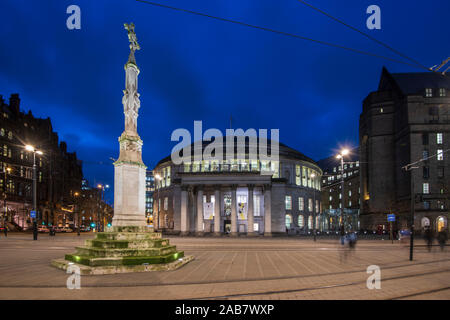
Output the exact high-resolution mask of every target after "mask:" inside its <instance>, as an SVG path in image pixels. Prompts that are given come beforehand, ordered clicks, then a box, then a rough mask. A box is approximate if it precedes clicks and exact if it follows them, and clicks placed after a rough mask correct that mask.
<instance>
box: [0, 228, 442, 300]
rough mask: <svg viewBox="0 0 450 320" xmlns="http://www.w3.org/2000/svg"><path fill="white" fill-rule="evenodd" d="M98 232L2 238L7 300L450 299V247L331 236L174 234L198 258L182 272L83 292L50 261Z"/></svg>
mask: <svg viewBox="0 0 450 320" xmlns="http://www.w3.org/2000/svg"><path fill="white" fill-rule="evenodd" d="M90 238H93V235H92V234H82V235H81V236H79V237H78V236H76V235H71V234H67V235H57V236H56V237H48V236H45V235H43V236H41V237H40V238H39V240H38V241H33V240H31V236H30V235H26V234H13V233H10V236H9V237H8V238H7V239H5V238H4V237H1V238H0V299H202V298H211V299H217V298H219V299H258V300H260V299H394V298H400V299H401V298H402V297H404V298H405V299H418V298H420V297H422V296H423V297H424V299H450V291H449V290H445V287H448V286H450V280H449V279H450V277H449V275H450V248H446V251H444V252H441V251H440V250H439V249H438V248H437V247H436V248H433V250H432V252H428V251H427V250H426V248H425V247H424V246H423V244H422V243H421V242H420V240H419V241H417V243H418V244H419V246H418V247H417V249H416V250H415V259H414V261H413V262H410V261H409V260H408V258H409V250H408V249H409V248H408V247H407V246H405V245H402V244H400V243H398V242H397V243H394V244H391V243H390V242H388V241H380V240H372V241H371V240H362V241H358V244H357V248H356V250H355V251H354V252H348V250H344V249H343V248H342V247H341V246H340V245H339V244H338V241H337V240H336V241H333V240H329V239H327V240H319V241H317V242H316V243H314V242H313V241H312V239H298V238H272V239H266V238H261V239H260V238H234V239H232V238H181V237H169V239H170V242H171V243H172V244H173V245H176V246H177V248H178V249H179V250H183V251H185V253H186V255H193V256H194V257H195V260H193V261H191V262H190V263H188V264H187V265H185V266H183V267H181V268H179V269H177V270H174V271H154V272H151V273H128V274H117V275H101V276H92V275H89V276H82V278H81V290H69V289H67V288H66V281H67V277H68V275H67V274H66V273H64V271H61V270H58V269H55V268H54V267H51V265H50V261H51V260H52V259H56V258H60V257H61V256H63V255H64V253H67V252H72V251H73V248H74V247H75V246H78V245H80V244H82V243H84V241H85V240H86V239H90ZM369 265H378V266H380V268H381V273H382V289H381V290H369V289H367V287H366V285H365V281H366V280H367V277H368V276H369V275H368V274H367V272H366V269H367V267H368V266H369ZM390 278H393V279H390ZM383 279H385V280H383ZM389 279H390V280H389ZM324 287H325V288H324ZM436 290H437V291H436Z"/></svg>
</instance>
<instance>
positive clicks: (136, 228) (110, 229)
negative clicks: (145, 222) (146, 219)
mask: <svg viewBox="0 0 450 320" xmlns="http://www.w3.org/2000/svg"><path fill="white" fill-rule="evenodd" d="M106 229H107V230H106V231H108V232H137V233H143V232H153V228H150V227H147V226H113V227H108V228H106Z"/></svg>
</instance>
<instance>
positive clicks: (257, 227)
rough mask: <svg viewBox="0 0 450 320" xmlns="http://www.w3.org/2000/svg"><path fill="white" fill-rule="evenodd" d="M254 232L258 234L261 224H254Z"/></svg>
mask: <svg viewBox="0 0 450 320" xmlns="http://www.w3.org/2000/svg"><path fill="white" fill-rule="evenodd" d="M253 231H256V232H258V231H259V223H254V224H253Z"/></svg>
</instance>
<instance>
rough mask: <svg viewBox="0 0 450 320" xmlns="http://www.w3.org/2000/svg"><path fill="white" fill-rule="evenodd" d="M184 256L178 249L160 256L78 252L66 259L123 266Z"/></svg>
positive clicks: (82, 262) (89, 264)
mask: <svg viewBox="0 0 450 320" xmlns="http://www.w3.org/2000/svg"><path fill="white" fill-rule="evenodd" d="M182 257H184V252H183V251H176V252H172V253H169V254H165V255H160V256H150V257H146V256H133V257H107V258H99V257H91V256H83V255H77V254H66V255H65V259H66V260H67V261H71V262H74V263H78V264H83V265H86V266H91V267H99V266H121V265H128V266H131V265H142V264H162V263H169V262H172V261H175V260H177V259H180V258H182Z"/></svg>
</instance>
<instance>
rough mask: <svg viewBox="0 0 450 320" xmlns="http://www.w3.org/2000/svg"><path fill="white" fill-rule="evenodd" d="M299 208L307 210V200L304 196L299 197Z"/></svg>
mask: <svg viewBox="0 0 450 320" xmlns="http://www.w3.org/2000/svg"><path fill="white" fill-rule="evenodd" d="M298 210H299V211H303V210H305V200H304V199H303V197H298Z"/></svg>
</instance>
